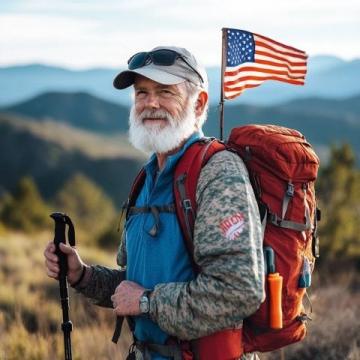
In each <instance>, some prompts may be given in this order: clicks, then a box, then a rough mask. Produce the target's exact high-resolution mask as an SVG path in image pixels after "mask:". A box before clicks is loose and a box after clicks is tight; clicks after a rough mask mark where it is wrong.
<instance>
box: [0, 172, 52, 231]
mask: <svg viewBox="0 0 360 360" xmlns="http://www.w3.org/2000/svg"><path fill="white" fill-rule="evenodd" d="M1 220H2V222H3V223H4V224H5V225H6V226H8V227H11V228H14V229H17V230H23V231H25V232H33V231H36V230H39V229H42V228H47V227H49V226H50V223H51V222H50V221H49V209H48V207H47V205H46V204H45V203H44V201H43V199H42V198H41V195H40V193H39V191H38V189H37V187H36V185H35V183H34V181H33V180H32V179H31V178H30V177H24V178H22V179H20V181H19V182H18V184H17V185H16V188H15V190H14V192H13V193H12V194H10V195H9V196H7V197H5V199H4V203H3V205H2V209H1Z"/></svg>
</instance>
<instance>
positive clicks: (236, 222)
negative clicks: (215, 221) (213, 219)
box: [220, 212, 245, 240]
mask: <svg viewBox="0 0 360 360" xmlns="http://www.w3.org/2000/svg"><path fill="white" fill-rule="evenodd" d="M244 225H245V218H244V215H243V213H241V212H238V213H236V214H234V215H231V216H228V217H227V218H226V219H224V220H222V221H221V223H220V229H221V231H222V233H223V235H224V236H225V237H226V238H227V239H229V240H234V239H236V238H237V237H238V236H239V235H240V234H241V233H242V232H243V230H244Z"/></svg>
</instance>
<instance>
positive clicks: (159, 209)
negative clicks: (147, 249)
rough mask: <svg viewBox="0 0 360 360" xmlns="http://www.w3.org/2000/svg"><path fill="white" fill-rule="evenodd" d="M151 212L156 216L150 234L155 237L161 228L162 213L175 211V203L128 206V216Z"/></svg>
mask: <svg viewBox="0 0 360 360" xmlns="http://www.w3.org/2000/svg"><path fill="white" fill-rule="evenodd" d="M146 213H151V214H152V216H153V218H154V226H153V227H152V228H151V229H150V230H149V231H148V234H149V235H150V236H153V237H155V236H156V235H157V234H158V232H159V228H160V213H175V204H167V205H153V206H140V207H137V206H131V207H129V208H128V212H127V214H128V216H131V215H138V214H146Z"/></svg>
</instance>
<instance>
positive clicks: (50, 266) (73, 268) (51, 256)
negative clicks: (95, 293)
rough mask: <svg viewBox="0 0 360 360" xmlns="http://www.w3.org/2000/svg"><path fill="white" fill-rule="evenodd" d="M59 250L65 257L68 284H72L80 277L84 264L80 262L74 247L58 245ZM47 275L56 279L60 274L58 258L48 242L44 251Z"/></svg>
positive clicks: (53, 245)
mask: <svg viewBox="0 0 360 360" xmlns="http://www.w3.org/2000/svg"><path fill="white" fill-rule="evenodd" d="M60 250H61V251H62V252H63V253H64V254H66V255H67V262H68V273H67V279H68V281H69V284H70V285H71V284H74V283H75V282H76V281H77V280H78V279H79V278H80V276H81V273H82V269H83V267H84V266H86V264H85V263H84V262H83V261H82V260H81V258H80V256H79V253H78V252H77V250H76V249H75V248H74V247H71V246H69V245H65V244H63V243H60ZM44 256H45V265H46V271H47V275H48V276H49V277H51V278H54V279H58V278H59V273H60V266H59V258H58V256H57V255H56V254H55V244H54V242H53V241H50V242H49V243H48V244H47V246H46V248H45V251H44Z"/></svg>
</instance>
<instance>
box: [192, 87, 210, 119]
mask: <svg viewBox="0 0 360 360" xmlns="http://www.w3.org/2000/svg"><path fill="white" fill-rule="evenodd" d="M208 99H209V95H208V93H207V92H206V91H201V92H200V93H199V95H198V98H197V100H196V103H195V116H196V117H199V116H201V114H202V113H203V112H204V109H205V105H206V104H207V102H208Z"/></svg>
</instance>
